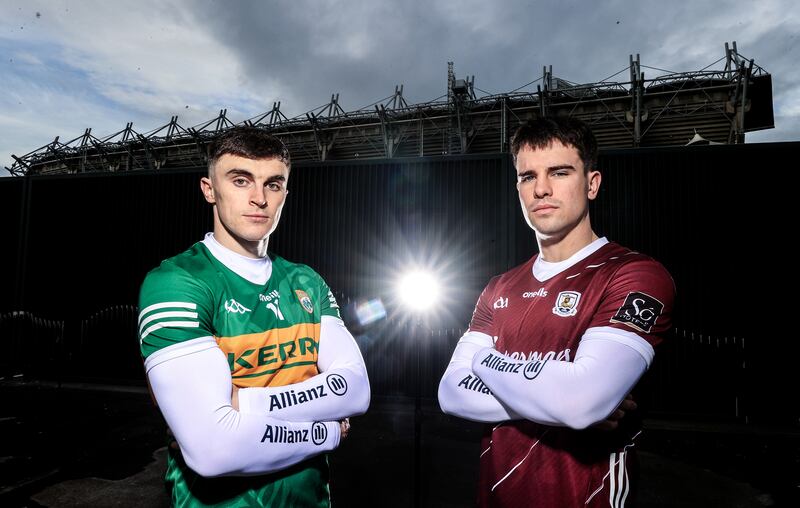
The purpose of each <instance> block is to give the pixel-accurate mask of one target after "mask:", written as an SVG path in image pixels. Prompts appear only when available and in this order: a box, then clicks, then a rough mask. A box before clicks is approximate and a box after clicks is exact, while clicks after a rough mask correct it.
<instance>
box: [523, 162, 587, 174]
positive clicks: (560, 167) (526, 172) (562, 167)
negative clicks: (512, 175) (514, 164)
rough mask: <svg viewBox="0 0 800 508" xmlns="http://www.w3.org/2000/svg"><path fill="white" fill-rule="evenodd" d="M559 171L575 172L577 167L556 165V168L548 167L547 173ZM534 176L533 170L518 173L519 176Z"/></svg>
mask: <svg viewBox="0 0 800 508" xmlns="http://www.w3.org/2000/svg"><path fill="white" fill-rule="evenodd" d="M559 169H573V170H574V169H575V166H573V165H572V164H556V165H555V166H547V171H557V170H559ZM532 174H533V170H532V169H528V170H525V171H523V172H522V173H517V176H528V175H532Z"/></svg>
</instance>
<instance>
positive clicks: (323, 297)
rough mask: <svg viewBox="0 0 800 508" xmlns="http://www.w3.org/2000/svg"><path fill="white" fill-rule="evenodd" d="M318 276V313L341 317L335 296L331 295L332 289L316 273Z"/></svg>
mask: <svg viewBox="0 0 800 508" xmlns="http://www.w3.org/2000/svg"><path fill="white" fill-rule="evenodd" d="M317 277H318V278H319V297H320V314H321V315H322V316H332V317H335V318H338V319H342V316H341V313H340V312H339V304H338V303H336V297H335V296H333V291H331V288H330V287H328V284H326V283H325V281H324V280H323V279H322V277H321V276H320V275H319V274H317Z"/></svg>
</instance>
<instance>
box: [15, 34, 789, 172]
mask: <svg viewBox="0 0 800 508" xmlns="http://www.w3.org/2000/svg"><path fill="white" fill-rule="evenodd" d="M723 61H724V68H721V69H717V70H709V68H711V67H713V66H717V65H719V66H720V67H721V66H722V62H723ZM643 68H645V69H651V70H654V71H656V73H660V74H659V75H658V76H657V77H654V78H645V73H644V72H643V71H642V69H643ZM626 71H627V72H628V81H622V82H620V81H612V80H611V79H612V78H615V77H616V76H618V75H620V74H623V73H625V72H626ZM474 83H475V78H474V76H472V77H467V78H465V79H456V77H455V73H454V72H453V64H452V62H449V63H448V73H447V93H446V95H443V96H442V97H440V98H438V99H434V100H432V101H429V102H424V103H420V104H408V103H407V102H406V100H405V99H404V98H403V86H402V85H399V86H397V87H395V91H394V94H392V95H390V96H389V97H386V98H384V99H381V100H379V101H377V102H375V103H373V104H370V105H368V106H365V107H363V108H360V109H357V110H355V111H349V112H346V111H344V110H343V109H342V108H341V107H340V106H339V94H333V95H332V96H331V100H330V102H329V103H327V104H325V105H324V106H321V107H319V108H316V109H313V110H311V111H308V112H306V113H304V114H302V115H299V116H296V117H294V118H288V117H286V116H285V115H284V114H283V112H282V111H281V103H280V102H275V103H273V105H272V109H271V110H270V111H267V112H265V113H263V114H260V115H257V116H255V117H253V118H250V119H248V120H245V121H244V122H241V123H239V124H234V123H233V122H232V121H231V120H229V119H228V118H227V116H226V110H224V109H223V110H221V111H220V113H219V115H218V116H217V117H216V118H214V119H211V120H209V121H207V122H204V123H202V124H199V125H195V126H193V127H188V128H184V127H182V126H181V125H180V124H179V123H178V117H177V116H173V117H172V119H171V120H170V121H169V123H167V124H165V125H163V126H161V127H158V128H156V129H154V130H152V131H150V132H147V133H139V132H137V131H136V130H134V129H133V124H132V123H128V124H127V125H126V126H125V128H124V129H122V130H120V131H119V132H116V133H114V134H111V135H110V136H105V137H102V138H98V137H95V136H94V135H93V134H92V130H91V129H86V131H85V132H84V133H83V134H82V135H80V136H78V137H76V138H74V139H72V140H70V141H67V142H61V141H60V140H59V137H56V138H55V140H53V142H51V143H49V144H47V145H45V146H43V147H41V148H38V149H36V150H34V151H32V152H30V153H27V154H25V155H23V156H20V157H17V156H16V155H12V157H13V158H14V163H13V164H12V167H11V168H6V169H8V170H9V172H10V173H11V174H12V175H15V176H24V175H34V174H63V173H84V172H94V171H106V172H115V171H132V170H141V169H145V170H147V169H149V170H167V169H170V168H190V167H202V166H204V165H205V164H206V150H205V147H206V145H207V144H208V142H209V141H211V140H212V139H214V138H215V137H216V136H218V135H219V134H220V133H221V132H223V131H225V130H226V129H229V128H230V127H233V126H234V125H251V126H255V127H258V128H261V129H264V130H266V131H268V132H270V133H272V134H274V135H276V136H278V137H280V138H281V139H282V140H283V141H284V142H285V143H286V144H287V145H288V147H289V150H290V152H291V154H292V160H293V161H296V162H297V161H326V160H354V159H370V158H373V159H374V158H395V157H426V156H442V155H461V154H469V153H496V152H501V153H502V152H506V151H508V149H509V138H510V136H511V134H512V133H513V132H514V129H515V127H516V126H517V125H519V124H521V123H523V122H525V121H526V120H528V119H532V118H537V117H542V116H573V117H578V118H581V119H582V120H584V121H586V122H588V123H589V124H590V125H591V126H592V128H593V130H594V132H595V134H596V136H597V138H598V141H599V143H600V147H601V148H624V147H647V146H664V145H686V144H688V143H689V142H690V141H691V140H692V139H693V138H694V135H695V134H699V135H700V136H702V137H703V138H704V139H705V140H708V141H710V142H714V143H729V144H733V143H743V142H744V140H745V133H746V132H750V131H755V130H760V129H768V128H772V127H774V116H773V106H772V76H771V75H770V74H769V73H767V72H766V71H765V70H764V69H762V68H761V67H759V66H757V65H755V64H754V61H753V60H752V59H747V58H745V57H743V56H742V55H740V54H739V52H738V51H737V49H736V42H733V43H732V44H731V45H729V44H728V43H726V44H725V55H724V56H723V57H722V58H720V59H719V60H717V61H716V62H714V63H712V64H710V65H709V66H707V67H706V68H704V69H701V70H699V71H693V72H677V73H676V72H668V71H664V70H662V69H658V68H653V67H647V66H644V65H642V64H641V62H640V58H639V55H638V54H637V55H636V56H635V57H634V56H633V55H631V56H630V57H629V65H628V66H627V67H626V68H624V69H623V70H621V71H619V72H617V73H616V74H614V75H612V76H610V77H609V78H606V79H604V80H602V81H598V82H595V83H588V84H577V83H572V82H570V81H567V80H564V79H561V78H558V77H555V76H554V75H553V72H552V66H550V67H545V68H544V69H543V73H542V77H541V78H539V79H537V80H535V81H532V82H531V83H528V84H526V85H523V86H522V87H519V88H517V89H516V90H513V91H511V92H508V93H502V94H484V95H482V96H478V95H476V93H475V91H476V90H478V91H479V92H482V91H481V90H480V89H479V88H477V87H475V84H474ZM534 85H535V86H536V90H535V91H533V90H528V91H526V90H525V89H530V88H532V86H534Z"/></svg>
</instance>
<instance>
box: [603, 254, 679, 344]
mask: <svg viewBox="0 0 800 508" xmlns="http://www.w3.org/2000/svg"><path fill="white" fill-rule="evenodd" d="M674 301H675V283H674V282H673V280H672V277H671V276H670V274H669V272H667V270H666V269H665V268H664V267H663V266H662V265H661V264H660V263H658V262H657V261H654V260H652V259H641V260H633V261H630V262H628V263H626V264H624V265H623V266H622V267H620V268H619V269H618V270H617V272H616V273H615V274H614V276H613V278H612V279H611V281H610V282H609V284H608V286H607V287H606V289H605V293H604V294H603V297H602V300H601V302H600V306H599V308H598V309H597V313H596V314H595V316H594V318H593V320H592V323H591V325H590V327H600V326H610V327H613V328H618V329H621V330H625V331H628V332H634V333H636V334H637V335H639V336H641V337H642V338H643V339H645V340H646V341H647V342H648V343H650V345H652V346H653V347H655V346H657V345H658V344H659V343H660V342H661V341H662V340H663V337H664V334H665V333H666V332H667V331H668V330H669V329H670V327H671V326H672V309H673V305H674Z"/></svg>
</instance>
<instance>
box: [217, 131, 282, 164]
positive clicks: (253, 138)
mask: <svg viewBox="0 0 800 508" xmlns="http://www.w3.org/2000/svg"><path fill="white" fill-rule="evenodd" d="M225 154H230V155H236V156H238V157H244V158H246V159H278V160H279V161H281V162H283V163H284V164H286V167H287V168H291V166H292V161H291V159H290V158H289V149H288V148H286V145H285V144H283V141H281V140H280V139H278V138H276V137H275V136H273V135H271V134H268V133H267V132H266V131H264V130H262V129H259V128H257V127H233V128H231V129H228V130H227V131H225V132H224V133H222V135H220V136H219V137H217V138H216V139H215V140H214V141H212V142H211V143H209V145H208V169H209V171H210V170H211V169H213V167H214V165H215V164H216V163H217V161H218V160H219V158H220V157H222V156H223V155H225Z"/></svg>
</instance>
